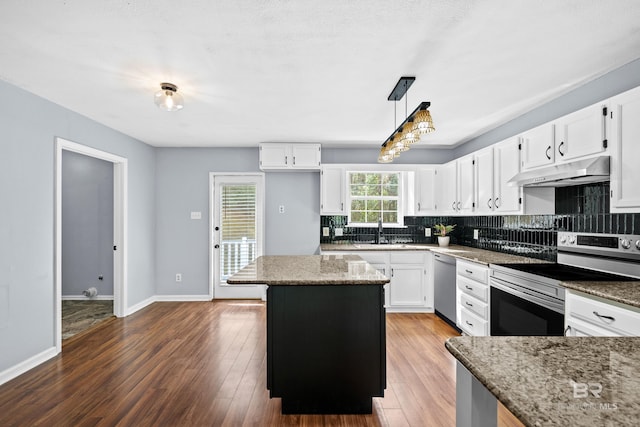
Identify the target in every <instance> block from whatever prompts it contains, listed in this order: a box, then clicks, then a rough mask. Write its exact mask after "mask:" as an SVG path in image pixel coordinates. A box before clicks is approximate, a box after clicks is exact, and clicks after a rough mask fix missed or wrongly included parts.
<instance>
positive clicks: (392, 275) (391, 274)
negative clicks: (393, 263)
mask: <svg viewBox="0 0 640 427" xmlns="http://www.w3.org/2000/svg"><path fill="white" fill-rule="evenodd" d="M391 277H393V268H392V269H391Z"/></svg>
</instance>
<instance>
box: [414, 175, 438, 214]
mask: <svg viewBox="0 0 640 427" xmlns="http://www.w3.org/2000/svg"><path fill="white" fill-rule="evenodd" d="M415 179H416V182H415V213H416V215H429V214H435V213H436V194H435V193H436V169H435V168H434V167H431V168H419V169H417V170H416V178H415Z"/></svg>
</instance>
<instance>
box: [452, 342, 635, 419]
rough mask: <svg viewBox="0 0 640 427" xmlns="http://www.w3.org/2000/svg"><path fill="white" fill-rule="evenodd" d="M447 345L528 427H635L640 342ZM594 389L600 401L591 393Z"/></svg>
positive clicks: (458, 343)
mask: <svg viewBox="0 0 640 427" xmlns="http://www.w3.org/2000/svg"><path fill="white" fill-rule="evenodd" d="M445 345H446V347H447V349H448V350H449V352H450V353H451V354H453V355H454V356H455V358H456V359H458V360H459V361H460V363H462V364H463V365H464V366H465V367H466V368H467V369H468V370H469V371H470V372H471V373H472V374H473V375H474V376H475V377H476V378H477V379H478V380H479V381H480V382H481V383H482V384H484V386H485V387H486V388H487V389H488V390H489V391H490V392H491V393H492V394H493V395H494V396H495V397H496V398H497V399H498V400H499V401H500V402H502V404H503V405H504V406H505V407H506V408H507V409H509V410H510V411H511V412H512V413H513V414H514V415H515V416H516V417H518V418H519V419H520V421H522V422H523V423H524V424H525V425H527V426H569V425H570V426H623V425H624V426H630V425H637V424H638V415H639V414H640V376H639V375H638V373H639V372H640V338H612V337H611V338H604V337H598V338H595V337H573V338H571V337H466V336H465V337H455V338H450V339H449V340H447V342H446V343H445ZM576 383H577V384H576ZM580 383H582V384H580ZM600 387H602V389H601V391H600V392H599V396H600V397H599V398H598V397H596V396H594V393H592V392H591V391H593V392H595V394H596V395H597V394H598V390H599V388H600Z"/></svg>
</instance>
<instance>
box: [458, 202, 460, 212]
mask: <svg viewBox="0 0 640 427" xmlns="http://www.w3.org/2000/svg"><path fill="white" fill-rule="evenodd" d="M458 210H460V202H458Z"/></svg>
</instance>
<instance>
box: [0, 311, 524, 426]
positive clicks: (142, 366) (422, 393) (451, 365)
mask: <svg viewBox="0 0 640 427" xmlns="http://www.w3.org/2000/svg"><path fill="white" fill-rule="evenodd" d="M265 312H266V310H265V307H264V305H263V304H262V303H260V302H251V301H215V302H202V303H200V302H185V303H155V304H153V305H151V306H149V307H147V308H145V309H143V310H141V311H139V312H137V313H135V314H133V315H131V316H129V317H127V318H124V319H116V320H114V321H111V322H108V323H105V324H101V325H99V326H97V327H96V328H95V329H94V330H93V331H92V332H91V333H87V334H84V335H82V336H81V337H78V338H77V339H75V337H74V339H72V340H69V342H65V343H64V344H63V352H62V354H61V355H59V356H57V357H56V358H55V359H53V360H51V361H48V362H46V363H44V364H42V365H40V366H39V367H37V368H35V369H33V370H31V371H29V372H27V373H26V374H24V375H22V376H20V377H18V378H16V379H14V380H12V381H10V382H8V383H6V384H4V385H2V386H0V425H1V426H116V425H117V426H220V425H229V426H241V425H245V426H278V425H285V426H286V425H295V426H323V425H326V426H329V425H331V426H454V425H455V359H454V358H453V357H452V356H451V355H450V354H449V352H447V350H446V349H445V347H444V344H443V343H444V341H445V339H446V338H448V337H450V336H454V335H457V334H456V332H455V331H454V330H453V329H452V328H451V327H450V326H449V325H447V324H446V323H445V322H443V321H442V320H440V319H439V318H438V317H436V316H435V315H432V314H388V315H387V389H386V391H385V397H384V398H374V410H373V414H370V415H281V414H280V401H279V399H269V395H268V391H267V389H266V366H265V364H266V352H265V348H266V336H265V331H266V327H265ZM499 425H504V426H517V425H520V424H519V422H518V421H517V420H515V418H514V417H513V416H512V415H511V414H510V413H508V412H507V411H505V410H502V409H501V410H499Z"/></svg>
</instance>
